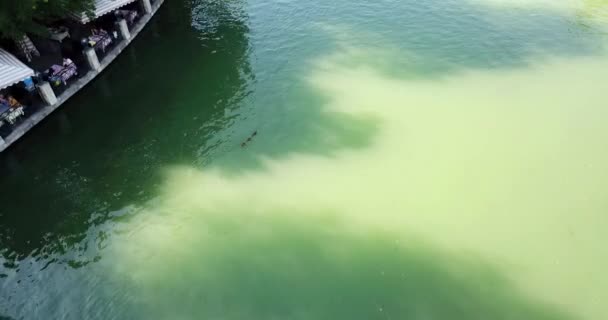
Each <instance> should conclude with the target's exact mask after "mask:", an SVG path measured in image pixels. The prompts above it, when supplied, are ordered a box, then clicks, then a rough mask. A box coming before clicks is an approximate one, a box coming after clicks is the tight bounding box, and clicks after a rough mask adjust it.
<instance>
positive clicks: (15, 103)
mask: <svg viewBox="0 0 608 320" xmlns="http://www.w3.org/2000/svg"><path fill="white" fill-rule="evenodd" d="M8 104H9V106H10V107H11V108H13V109H17V108H19V107H23V105H22V104H21V103H20V102H19V101H17V99H15V98H13V96H8Z"/></svg>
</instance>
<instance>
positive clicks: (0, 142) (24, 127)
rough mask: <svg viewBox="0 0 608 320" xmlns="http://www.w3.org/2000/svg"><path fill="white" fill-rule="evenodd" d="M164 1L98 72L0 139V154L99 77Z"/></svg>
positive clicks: (108, 58)
mask: <svg viewBox="0 0 608 320" xmlns="http://www.w3.org/2000/svg"><path fill="white" fill-rule="evenodd" d="M163 2H164V0H157V1H155V3H154V4H153V5H152V12H151V13H150V14H147V15H144V16H142V17H141V19H140V20H139V21H138V22H137V24H135V25H134V26H133V28H132V29H131V30H130V32H131V38H130V39H128V40H125V39H123V40H122V41H121V42H120V43H118V44H117V45H116V47H114V48H113V49H112V50H110V51H109V52H108V53H107V54H106V56H105V57H104V58H103V59H102V60H101V61H99V62H100V64H101V69H100V70H99V71H94V70H91V71H89V72H88V73H87V74H86V75H84V76H82V77H81V78H80V79H78V80H77V81H76V82H74V83H72V84H71V85H70V87H69V88H67V89H66V90H65V91H64V92H63V93H62V94H61V95H59V96H58V97H57V102H56V103H55V104H53V105H50V106H46V107H43V108H42V109H40V110H38V112H36V113H34V114H32V115H31V116H29V117H28V118H26V119H25V120H23V122H21V123H20V124H18V125H17V127H16V128H14V129H13V132H11V133H10V134H9V135H8V136H7V137H6V138H4V139H2V138H0V152H2V151H4V150H6V149H7V148H8V147H9V146H10V145H12V144H13V143H15V142H16V141H17V140H19V138H21V137H22V136H23V135H25V134H26V133H27V132H28V131H30V129H32V128H33V127H34V126H35V125H37V124H38V123H40V122H41V121H42V120H44V118H46V117H47V116H48V115H49V114H51V113H52V112H53V111H55V110H56V109H57V108H59V107H60V106H61V105H62V104H63V103H64V102H66V101H67V100H68V99H69V98H71V97H72V96H73V95H74V94H75V93H76V92H78V91H80V89H82V88H83V87H84V86H86V85H87V84H88V83H89V82H91V81H92V80H93V79H95V77H97V75H99V74H100V73H101V72H102V71H103V70H104V69H105V68H106V67H107V66H109V65H110V63H112V61H114V59H116V57H118V55H119V54H120V53H121V52H122V51H123V50H124V49H125V48H126V47H127V46H128V45H129V44H130V43H131V41H133V39H135V37H137V35H138V34H139V32H140V31H141V30H142V29H143V28H144V27H145V26H146V25H147V24H148V22H149V21H150V19H152V17H153V16H154V14H156V11H158V8H160V6H161V5H162V4H163Z"/></svg>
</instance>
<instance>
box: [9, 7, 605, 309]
mask: <svg viewBox="0 0 608 320" xmlns="http://www.w3.org/2000/svg"><path fill="white" fill-rule="evenodd" d="M482 2H483V3H482ZM490 2H491V0H487V1H485V0H484V1H482V0H479V1H472V0H471V1H464V0H453V1H447V2H444V3H442V4H440V5H438V4H437V3H435V2H433V3H428V2H426V3H422V2H410V1H405V2H403V3H400V4H395V5H396V6H397V7H390V6H384V5H383V6H379V5H374V4H358V3H356V4H353V3H350V2H349V3H348V4H347V3H342V2H340V1H338V2H336V3H332V5H331V6H330V5H327V4H323V3H312V4H310V3H302V4H291V3H285V2H280V3H274V4H272V5H271V4H268V3H266V2H257V1H252V2H249V3H245V2H241V1H235V2H223V1H194V2H192V3H190V2H188V3H187V4H184V3H181V2H179V1H172V2H168V3H167V4H166V6H165V7H163V9H162V11H161V16H160V17H159V20H158V22H156V23H157V24H158V25H157V28H156V29H151V30H152V31H150V32H148V33H143V34H142V36H141V37H142V40H141V41H140V42H136V43H135V46H134V47H132V48H130V49H129V50H132V52H136V60H137V64H136V65H134V64H133V61H132V60H133V59H132V57H130V56H125V57H124V59H122V58H121V60H119V61H118V62H117V64H116V67H115V68H113V69H110V70H108V73H107V74H105V75H104V77H106V78H107V79H106V80H107V81H106V82H105V84H104V83H100V87H96V86H93V87H92V88H91V89H90V92H89V93H87V94H86V95H84V94H83V95H81V96H79V97H76V98H75V99H76V100H74V103H73V107H70V108H66V109H65V114H67V116H58V117H56V118H55V119H51V121H49V122H47V124H46V125H45V126H43V127H42V128H41V129H40V130H39V131H40V132H42V133H46V134H41V136H44V137H38V138H37V137H36V136H34V135H33V136H32V137H30V138H28V140H26V142H27V144H26V143H23V144H21V145H20V146H18V148H16V149H15V151H14V152H13V153H11V155H9V156H6V157H5V158H3V163H4V165H5V167H7V168H10V169H11V170H10V171H8V174H7V175H6V176H4V177H3V178H2V180H0V185H1V186H2V189H3V190H6V192H4V193H3V196H4V197H5V199H8V198H9V197H10V201H8V200H5V201H3V203H4V206H3V207H2V208H0V219H1V220H0V225H1V228H0V253H1V255H2V258H0V259H1V263H2V264H3V265H2V266H1V267H0V277H1V278H0V290H1V291H2V293H3V294H2V295H0V316H1V315H7V316H11V317H15V318H22V317H24V318H62V317H64V318H70V319H82V318H87V319H108V318H126V319H198V318H205V317H206V318H214V317H215V318H220V317H221V318H229V319H245V318H246V319H251V318H259V319H267V318H273V317H274V318H302V319H309V318H322V319H330V318H331V319H336V318H357V319H358V318H360V319H369V318H383V319H384V318H388V319H393V318H406V319H447V318H453V317H454V315H457V319H476V318H483V319H540V320H570V319H572V320H574V319H592V320H595V319H598V320H599V319H604V318H606V316H608V314H606V311H605V310H604V308H603V307H602V306H601V305H600V304H601V302H602V301H604V300H606V299H607V298H608V296H607V292H608V290H605V288H608V283H607V282H606V280H605V279H606V277H604V275H603V272H604V270H605V269H606V268H607V267H608V255H606V254H605V250H603V249H602V247H601V246H602V244H603V243H605V240H606V239H605V238H606V237H605V236H604V232H603V230H602V226H604V225H605V224H606V219H605V218H604V215H603V214H602V213H603V212H604V211H605V209H606V208H607V206H608V203H607V202H606V199H608V195H607V194H606V191H605V190H608V185H607V182H606V181H608V176H607V175H608V170H607V169H608V168H606V163H608V162H607V161H606V160H608V151H607V150H608V148H606V142H605V141H606V140H607V139H606V138H608V131H607V130H606V128H605V125H604V122H605V121H604V119H606V116H608V114H607V113H608V111H606V109H605V108H604V106H603V101H605V92H606V89H607V87H606V85H605V82H604V81H603V80H604V78H605V74H606V71H605V70H608V69H607V67H608V56H607V55H606V53H605V51H604V50H603V48H604V45H605V40H604V39H603V38H602V33H601V32H598V30H601V27H600V26H601V23H602V22H601V21H602V18H601V15H599V16H598V15H597V14H595V13H593V12H590V11H589V10H595V9H586V7H578V6H576V7H572V8H570V7H562V6H560V7H559V8H558V7H555V8H554V7H550V6H547V7H546V8H545V7H542V6H532V7H529V6H513V5H506V4H514V3H516V1H509V2H507V1H502V2H501V5H500V6H496V5H490ZM541 2H542V1H539V2H538V3H541ZM530 3H531V2H530ZM590 7H591V8H595V7H596V6H595V5H592V6H590ZM372 9H373V10H372ZM337 11H342V12H340V13H338V12H337ZM582 13H586V14H587V16H585V15H584V14H582ZM531 16H532V17H533V19H531V18H530V17H531ZM404 18H407V19H404ZM404 21H405V22H404ZM580 21H584V22H585V23H584V24H581V23H580ZM357 22H359V23H357ZM404 23H405V26H404V25H403V24H404ZM598 28H599V29H598ZM395 30H398V31H395ZM549 31H551V32H549ZM395 39H397V40H398V41H396V40H395ZM177 49H183V50H177ZM185 62H187V63H185ZM150 66H155V67H154V68H150ZM122 70H126V71H127V73H128V74H129V77H125V76H124V73H122V72H119V71H122ZM159 75H160V76H159ZM158 77H162V81H160V80H159V81H154V79H157V78H158ZM140 81H149V82H150V90H149V91H150V92H149V95H146V96H144V95H137V96H134V95H133V92H139V91H138V90H139V87H140V84H139V82H140ZM103 86H107V88H104V87H103ZM108 92H111V95H112V96H114V97H116V98H115V99H114V100H112V101H110V102H108V101H107V100H104V98H102V97H104V96H105V95H106V94H107V93H108ZM90 97H92V99H93V100H94V101H91V98H90ZM95 101H96V102H95ZM68 107H69V106H68ZM117 115H120V116H117ZM66 119H69V128H68V129H69V130H66ZM95 120H97V121H95ZM108 124H112V125H111V130H107V129H106V131H107V132H104V130H100V128H101V127H103V129H105V128H107V127H108ZM254 130H257V131H258V132H259V135H258V136H257V137H256V138H255V139H254V140H253V141H252V142H251V143H250V144H249V145H248V146H247V147H246V148H241V147H240V146H239V145H240V142H241V141H242V140H243V139H244V138H245V137H247V136H248V135H249V134H250V133H251V132H252V131H254ZM55 132H60V133H61V134H58V135H57V136H58V137H57V139H54V138H53V134H51V133H55ZM100 132H101V133H103V135H101V134H100ZM43 138H44V139H43ZM92 141H94V142H96V143H91V142H92ZM32 199H35V201H33V200H32Z"/></svg>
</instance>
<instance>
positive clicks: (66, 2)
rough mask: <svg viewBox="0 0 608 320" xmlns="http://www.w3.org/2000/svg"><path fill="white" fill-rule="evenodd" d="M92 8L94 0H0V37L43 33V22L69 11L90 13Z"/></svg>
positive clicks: (65, 14)
mask: <svg viewBox="0 0 608 320" xmlns="http://www.w3.org/2000/svg"><path fill="white" fill-rule="evenodd" d="M94 8H95V3H94V0H0V37H2V38H10V39H20V38H21V37H22V36H23V34H24V33H36V34H44V33H46V32H47V31H46V28H44V23H46V22H49V21H53V20H57V19H62V18H66V17H67V16H68V14H70V13H71V12H86V13H88V14H91V13H92V11H93V9H94Z"/></svg>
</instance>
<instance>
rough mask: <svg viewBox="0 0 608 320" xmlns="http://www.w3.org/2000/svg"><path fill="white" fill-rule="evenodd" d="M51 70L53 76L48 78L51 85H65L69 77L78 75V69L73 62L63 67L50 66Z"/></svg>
mask: <svg viewBox="0 0 608 320" xmlns="http://www.w3.org/2000/svg"><path fill="white" fill-rule="evenodd" d="M51 70H52V71H53V74H51V75H50V76H49V79H50V80H51V82H53V83H58V82H59V81H61V82H63V84H64V85H65V84H66V82H67V81H68V80H69V79H70V78H71V77H73V76H75V75H78V68H77V67H76V64H74V63H73V62H72V63H70V64H66V65H64V66H60V65H56V64H54V65H52V66H51Z"/></svg>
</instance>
